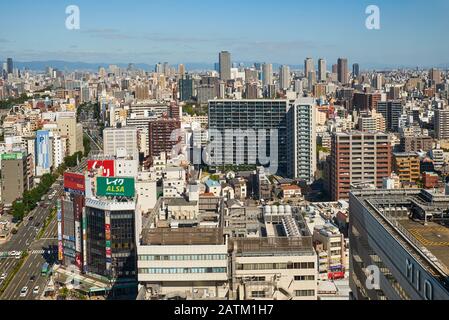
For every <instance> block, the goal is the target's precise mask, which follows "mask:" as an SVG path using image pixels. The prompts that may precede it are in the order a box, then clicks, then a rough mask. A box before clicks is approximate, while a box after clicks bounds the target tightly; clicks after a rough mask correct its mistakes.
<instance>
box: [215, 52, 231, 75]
mask: <svg viewBox="0 0 449 320" xmlns="http://www.w3.org/2000/svg"><path fill="white" fill-rule="evenodd" d="M218 58H219V64H220V79H221V80H223V81H228V80H231V53H229V52H228V51H222V52H220V54H219V57H218Z"/></svg>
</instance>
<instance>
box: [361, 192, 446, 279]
mask: <svg viewBox="0 0 449 320" xmlns="http://www.w3.org/2000/svg"><path fill="white" fill-rule="evenodd" d="M352 195H353V196H355V197H356V198H358V199H359V200H361V201H362V202H364V203H365V206H366V208H368V210H369V211H370V212H371V213H372V215H373V216H374V217H376V218H377V219H378V220H379V221H380V222H381V223H382V225H383V226H384V227H385V229H386V230H387V231H389V232H390V233H391V234H392V235H393V236H394V237H395V238H396V239H398V241H399V242H401V244H402V245H403V246H404V247H405V248H406V249H407V251H408V252H409V253H410V254H412V255H413V256H414V257H415V258H416V259H417V261H420V262H421V263H422V265H423V266H425V268H426V269H427V270H428V271H429V272H430V273H431V274H433V275H434V277H435V278H437V279H439V280H440V281H441V282H442V283H443V285H445V286H446V287H447V288H449V282H448V276H449V250H448V249H449V195H445V194H444V193H439V192H436V191H430V190H419V189H409V190H357V191H353V192H352Z"/></svg>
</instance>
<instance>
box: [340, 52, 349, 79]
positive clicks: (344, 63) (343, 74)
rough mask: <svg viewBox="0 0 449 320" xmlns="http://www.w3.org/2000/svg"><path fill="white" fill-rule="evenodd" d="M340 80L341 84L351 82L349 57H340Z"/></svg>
mask: <svg viewBox="0 0 449 320" xmlns="http://www.w3.org/2000/svg"><path fill="white" fill-rule="evenodd" d="M337 66H338V82H340V83H341V84H348V83H349V74H348V59H346V58H338V63H337Z"/></svg>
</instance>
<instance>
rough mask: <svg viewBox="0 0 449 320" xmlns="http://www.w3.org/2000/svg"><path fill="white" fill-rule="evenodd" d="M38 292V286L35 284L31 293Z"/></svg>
mask: <svg viewBox="0 0 449 320" xmlns="http://www.w3.org/2000/svg"><path fill="white" fill-rule="evenodd" d="M38 293H39V286H35V287H34V289H33V294H38Z"/></svg>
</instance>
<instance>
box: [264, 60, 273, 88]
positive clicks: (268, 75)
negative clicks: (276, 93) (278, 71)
mask: <svg viewBox="0 0 449 320" xmlns="http://www.w3.org/2000/svg"><path fill="white" fill-rule="evenodd" d="M262 84H263V86H264V87H265V86H269V85H272V84H273V65H272V64H271V63H264V64H263V65H262Z"/></svg>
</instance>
